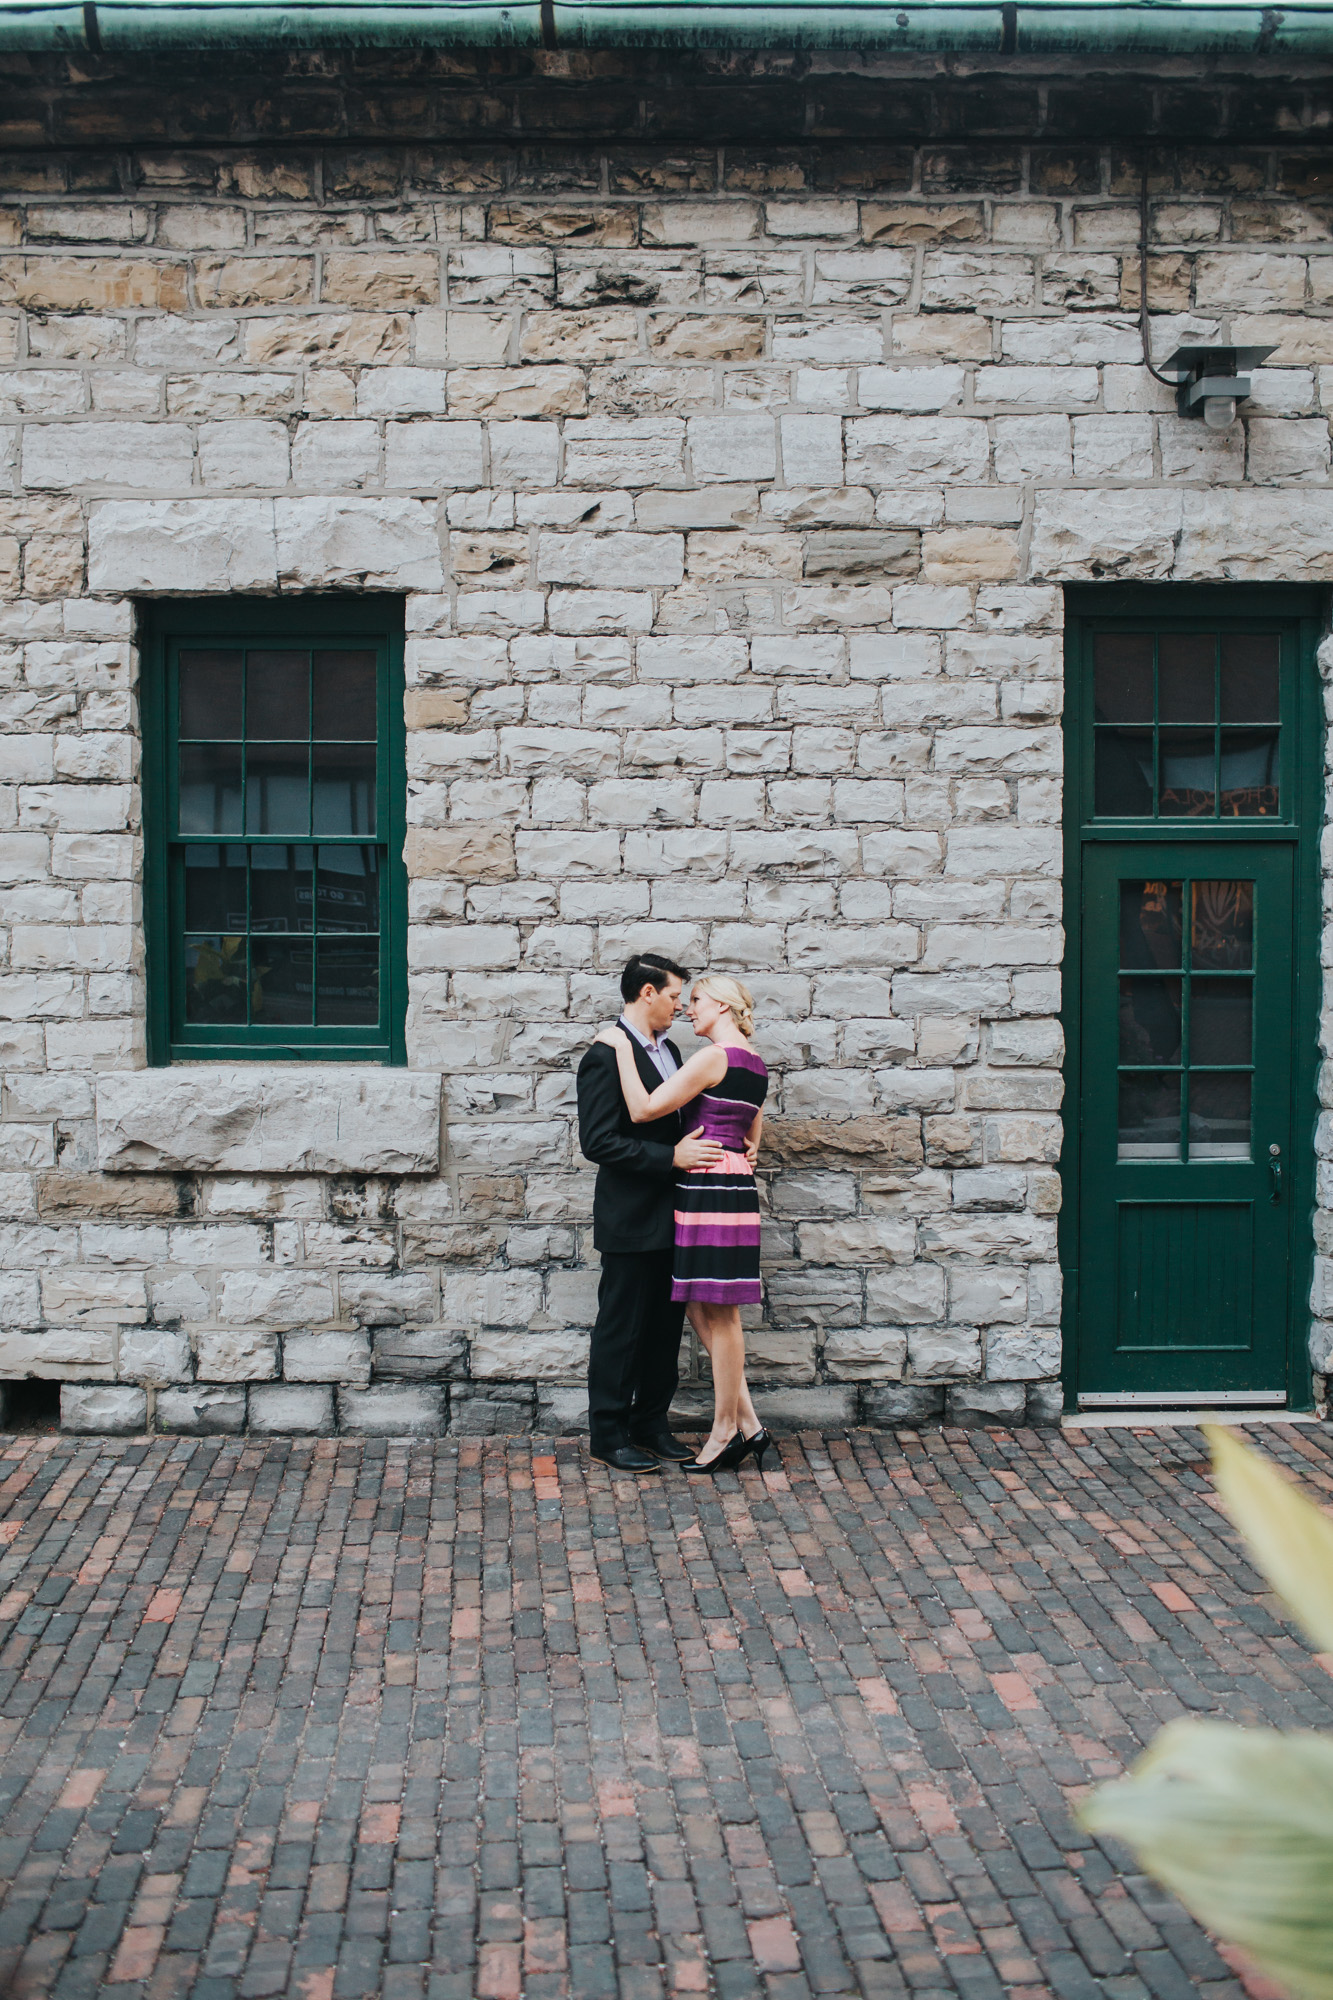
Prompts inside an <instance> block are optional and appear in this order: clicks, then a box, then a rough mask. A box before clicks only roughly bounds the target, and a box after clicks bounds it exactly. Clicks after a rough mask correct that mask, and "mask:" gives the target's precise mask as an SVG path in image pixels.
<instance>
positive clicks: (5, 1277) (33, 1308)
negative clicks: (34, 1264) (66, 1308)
mask: <svg viewBox="0 0 1333 2000" xmlns="http://www.w3.org/2000/svg"><path fill="white" fill-rule="evenodd" d="M41 1316H42V1309H41V1293H40V1287H39V1282H38V1279H37V1275H36V1273H35V1272H32V1271H0V1326H7V1327H8V1326H12V1327H22V1326H34V1325H35V1324H36V1323H37V1321H38V1320H40V1318H41Z"/></svg>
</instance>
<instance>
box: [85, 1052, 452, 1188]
mask: <svg viewBox="0 0 1333 2000" xmlns="http://www.w3.org/2000/svg"><path fill="white" fill-rule="evenodd" d="M439 1120H440V1080H439V1078H438V1076H432V1075H425V1074H420V1073H414V1072H408V1071H404V1070H398V1071H393V1070H382V1069H364V1070H362V1069H357V1068H353V1067H350V1066H349V1067H343V1066H341V1065H339V1066H338V1067H337V1068H336V1069H334V1068H328V1067H323V1068H320V1067H310V1068H306V1067H302V1066H300V1065H296V1064H293V1065H291V1066H290V1067H284V1068H282V1069H281V1070H278V1069H271V1070H270V1069H263V1068H260V1067H258V1066H245V1067H241V1066H238V1067H235V1068H222V1067H219V1068H213V1067H211V1066H206V1065H202V1064H200V1065H197V1066H193V1065H192V1066H191V1067H190V1068H189V1069H188V1070H170V1069H158V1070H138V1071H129V1072H121V1073H119V1074H115V1075H112V1074H103V1075H101V1076H99V1077H98V1080H97V1134H98V1164H99V1165H100V1166H101V1167H102V1169H103V1170H104V1171H110V1172H115V1173H141V1172H145V1171H149V1172H151V1171H155V1170H156V1171H160V1170H164V1169H165V1170H166V1171H169V1172H178V1173H181V1172H183V1173H198V1172H223V1173H238V1174H250V1173H261V1174H274V1173H298V1174H302V1173H306V1174H309V1173H326V1174H327V1173H335V1174H336V1173H353V1174H355V1173H361V1174H375V1173H393V1174H404V1173H406V1174H413V1173H434V1172H436V1171H438V1168H439V1164H440V1137H439Z"/></svg>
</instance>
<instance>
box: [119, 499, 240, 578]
mask: <svg viewBox="0 0 1333 2000" xmlns="http://www.w3.org/2000/svg"><path fill="white" fill-rule="evenodd" d="M277 581H278V552H277V540H276V537H275V534H274V529H273V510H272V506H271V503H269V502H267V501H263V500H104V501H95V502H94V503H93V505H92V507H91V509H90V510H89V517H88V587H89V589H90V590H100V591H108V592H114V593H121V594H126V593H131V592H134V591H142V590H147V591H184V592H205V591H237V590H264V589H268V590H273V589H276V587H277Z"/></svg>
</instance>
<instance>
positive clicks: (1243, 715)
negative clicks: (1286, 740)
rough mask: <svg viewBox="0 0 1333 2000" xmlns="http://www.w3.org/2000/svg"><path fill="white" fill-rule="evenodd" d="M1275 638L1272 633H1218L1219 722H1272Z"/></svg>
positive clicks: (1275, 687)
mask: <svg viewBox="0 0 1333 2000" xmlns="http://www.w3.org/2000/svg"><path fill="white" fill-rule="evenodd" d="M1277 719H1278V641H1277V634H1276V633H1275V632H1236V633H1224V634H1223V635H1222V720H1223V722H1276V721H1277Z"/></svg>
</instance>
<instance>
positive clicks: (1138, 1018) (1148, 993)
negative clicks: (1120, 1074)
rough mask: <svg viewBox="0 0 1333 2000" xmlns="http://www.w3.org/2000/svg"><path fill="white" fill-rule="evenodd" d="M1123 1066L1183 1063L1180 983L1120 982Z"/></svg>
mask: <svg viewBox="0 0 1333 2000" xmlns="http://www.w3.org/2000/svg"><path fill="white" fill-rule="evenodd" d="M1120 1060H1121V1062H1122V1063H1174V1062H1179V1061H1180V981H1179V980H1178V979H1153V978H1149V979H1122V980H1121V982H1120Z"/></svg>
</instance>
